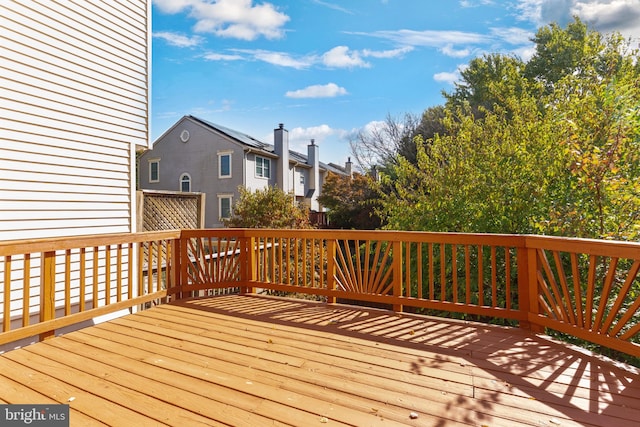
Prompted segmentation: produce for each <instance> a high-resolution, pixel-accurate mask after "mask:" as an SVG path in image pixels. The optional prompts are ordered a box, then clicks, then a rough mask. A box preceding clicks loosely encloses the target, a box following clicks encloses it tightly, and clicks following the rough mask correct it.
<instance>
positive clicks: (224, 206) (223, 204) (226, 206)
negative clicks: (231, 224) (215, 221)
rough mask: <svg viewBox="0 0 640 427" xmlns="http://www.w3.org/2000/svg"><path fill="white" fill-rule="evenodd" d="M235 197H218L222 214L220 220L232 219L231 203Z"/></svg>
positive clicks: (219, 209)
mask: <svg viewBox="0 0 640 427" xmlns="http://www.w3.org/2000/svg"><path fill="white" fill-rule="evenodd" d="M232 200H233V196H229V195H224V196H218V211H219V212H220V219H222V218H231V202H232Z"/></svg>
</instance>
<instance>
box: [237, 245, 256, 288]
mask: <svg viewBox="0 0 640 427" xmlns="http://www.w3.org/2000/svg"><path fill="white" fill-rule="evenodd" d="M241 239H242V241H241V244H240V248H241V249H240V274H241V277H242V279H241V280H242V284H243V286H241V287H240V294H241V295H245V294H253V293H255V292H256V288H255V287H253V286H248V284H249V283H253V282H255V280H256V238H255V237H241Z"/></svg>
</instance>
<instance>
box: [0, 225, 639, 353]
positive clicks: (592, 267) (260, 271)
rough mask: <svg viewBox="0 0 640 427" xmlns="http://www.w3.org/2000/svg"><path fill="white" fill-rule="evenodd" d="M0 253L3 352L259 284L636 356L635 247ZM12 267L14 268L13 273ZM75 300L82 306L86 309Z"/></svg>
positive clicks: (358, 242) (348, 244)
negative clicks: (77, 327) (45, 336)
mask: <svg viewBox="0 0 640 427" xmlns="http://www.w3.org/2000/svg"><path fill="white" fill-rule="evenodd" d="M98 247H100V248H103V249H95V248H98ZM82 248H86V249H82ZM95 251H98V252H95ZM100 251H102V252H100ZM87 252H91V253H92V254H93V253H103V252H104V253H105V255H104V256H92V257H91V261H90V262H89V261H88V259H89V257H88V256H87V255H86V253H87ZM34 253H38V254H41V255H39V258H40V260H41V261H40V266H39V269H40V270H39V271H40V275H41V277H42V278H43V279H42V280H41V284H40V286H41V288H40V289H41V292H40V296H41V304H40V306H39V316H40V317H39V321H38V323H37V324H35V325H31V324H29V320H28V318H29V316H27V315H25V313H27V314H31V313H32V311H30V310H33V307H31V308H30V307H29V303H22V306H23V308H22V310H17V309H16V307H15V305H16V304H17V301H19V300H20V299H21V298H22V300H23V301H24V300H25V299H26V300H30V299H31V298H32V297H33V295H29V294H28V291H20V290H19V288H20V287H21V286H18V284H19V282H20V280H21V279H20V277H21V276H20V274H19V273H17V272H16V271H18V270H20V268H22V269H23V270H25V271H28V270H29V269H30V268H33V266H31V267H30V266H29V263H30V262H31V263H33V256H32V255H29V254H34ZM83 253H85V257H87V258H86V259H85V260H84V261H82V259H83V258H82V257H83V255H82V254H83ZM125 253H126V254H128V255H126V256H125V255H124V254H125ZM136 253H137V254H138V255H137V258H136V256H135V254H136ZM47 254H48V255H47ZM0 256H4V278H5V282H4V294H3V298H4V305H3V307H4V311H3V331H5V332H4V333H3V334H0V343H1V342H7V341H11V340H13V339H16V338H19V337H24V336H29V334H31V335H33V334H34V333H37V334H40V333H44V332H46V333H51V331H53V329H55V328H58V327H60V326H62V325H67V324H71V323H74V322H77V321H81V320H86V319H88V318H90V317H91V316H93V315H94V314H104V313H106V312H112V311H115V310H117V309H122V308H126V307H132V306H135V305H139V304H141V303H143V302H148V301H151V300H153V301H156V302H161V301H162V300H163V299H164V298H167V299H179V298H184V297H188V296H194V295H200V294H202V292H203V291H208V290H211V289H218V288H234V289H235V288H239V289H241V291H242V292H245V293H246V292H254V291H256V289H261V290H271V291H285V292H293V293H299V294H310V295H317V296H320V297H322V298H324V299H325V300H327V301H329V302H335V301H345V300H346V301H363V302H368V303H376V304H385V305H388V306H389V307H390V308H392V309H394V310H396V311H402V310H403V309H404V307H416V308H419V309H425V310H437V311H440V312H448V313H458V316H470V317H472V318H474V319H483V320H487V319H506V320H507V321H509V322H516V323H518V324H519V325H520V327H522V328H526V329H531V330H533V331H534V332H541V331H543V330H544V328H551V329H554V330H557V331H560V332H562V333H566V334H570V335H572V336H575V337H578V338H580V339H584V340H588V341H591V342H594V343H596V344H598V345H602V346H605V347H608V348H612V349H615V350H618V351H622V352H625V353H628V354H631V355H636V356H637V355H638V354H640V344H639V343H640V278H639V277H638V272H639V270H640V244H638V243H625V242H609V241H596V240H581V239H565V238H553V237H543V236H519V235H494V234H455V233H422V232H396V231H342V230H264V229H214V230H183V231H182V232H167V233H153V234H150V233H145V234H132V235H119V236H94V237H91V238H74V239H63V240H57V241H54V240H47V241H42V242H36V243H27V242H24V243H19V244H16V243H12V244H2V245H0ZM18 259H19V260H20V261H19V264H20V266H21V267H20V266H19V267H18V268H16V266H15V263H16V262H17V260H18ZM54 259H58V261H57V262H54V261H53V260H54ZM96 259H97V260H98V261H97V262H98V264H97V265H96V264H94V263H95V262H96ZM63 260H64V261H63ZM108 260H111V261H108ZM74 263H76V264H77V265H78V267H77V269H76V270H73V269H72V270H73V272H71V273H69V271H70V269H69V268H68V267H65V268H62V269H60V268H61V266H62V265H72V264H74ZM120 264H123V265H127V269H125V268H124V267H118V266H119V265H120ZM52 266H56V267H55V268H54V267H52ZM52 268H54V270H55V274H54V271H53V270H51V269H52ZM125 270H126V271H127V273H126V274H125V273H123V272H124V271H125ZM8 271H9V272H10V273H8ZM62 271H64V272H65V273H62ZM114 271H115V273H114ZM96 272H97V273H96ZM28 276H29V275H26V276H24V277H25V279H22V280H23V286H22V288H23V289H25V290H26V289H30V288H33V286H30V285H29V278H28ZM54 276H55V280H54ZM125 276H126V278H127V279H126V280H125V279H124V278H125ZM134 276H135V277H136V280H133V278H134ZM83 277H84V279H83ZM88 277H92V278H93V279H92V280H90V281H89V280H87V278H88ZM103 277H104V278H105V280H106V282H113V283H115V284H113V285H112V286H111V287H110V289H111V291H110V293H104V292H103V293H101V292H102V291H101V290H100V289H101V288H99V286H98V290H97V291H96V286H93V283H101V282H100V280H99V279H100V278H103ZM7 283H9V284H7ZM60 283H65V285H61V284H60ZM74 283H78V286H77V290H76V291H75V292H76V293H75V294H74V291H73V289H76V288H74V285H73V284H74ZM83 283H84V284H83ZM82 289H85V291H82ZM118 289H120V291H118ZM20 292H23V294H20ZM24 292H27V293H26V294H24ZM82 292H84V293H82ZM96 292H97V296H96ZM55 293H58V294H60V295H58V297H55V296H53V295H54V294H55ZM9 294H10V295H11V296H10V298H9V300H8V301H7V298H6V295H9ZM87 295H91V298H87ZM83 296H84V297H83ZM101 296H103V298H101ZM55 301H59V305H56V304H55ZM74 301H75V303H74ZM82 301H90V303H84V304H85V305H84V306H83V305H82V304H83V303H82ZM88 307H89V308H88ZM56 310H57V311H58V313H59V315H58V314H56ZM7 313H10V314H7ZM16 313H22V322H23V324H21V325H19V326H20V327H19V328H17V329H16V330H15V331H12V330H10V329H11V325H12V322H14V323H15V319H14V317H15V315H16ZM12 316H13V317H12ZM25 317H26V318H27V320H26V321H25V320H24V319H25ZM25 322H26V323H25Z"/></svg>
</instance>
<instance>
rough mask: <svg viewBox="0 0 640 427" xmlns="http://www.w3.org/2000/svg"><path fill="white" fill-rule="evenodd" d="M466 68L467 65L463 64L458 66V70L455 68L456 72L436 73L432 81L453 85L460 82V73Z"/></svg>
mask: <svg viewBox="0 0 640 427" xmlns="http://www.w3.org/2000/svg"><path fill="white" fill-rule="evenodd" d="M466 67H467V65H466V64H463V65H459V66H458V68H456V70H455V71H453V72H442V73H436V74H434V75H433V80H435V81H437V82H440V83H448V84H454V83H455V82H457V81H458V80H460V77H461V76H460V72H461V71H462V70H464V69H465V68H466Z"/></svg>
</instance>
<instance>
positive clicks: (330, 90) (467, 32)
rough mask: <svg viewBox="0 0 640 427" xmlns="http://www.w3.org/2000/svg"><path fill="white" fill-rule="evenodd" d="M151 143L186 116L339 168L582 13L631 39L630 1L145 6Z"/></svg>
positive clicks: (634, 15)
mask: <svg viewBox="0 0 640 427" xmlns="http://www.w3.org/2000/svg"><path fill="white" fill-rule="evenodd" d="M152 7H153V21H152V22H153V45H152V49H153V51H152V52H153V68H152V112H151V113H152V116H151V124H152V125H151V137H152V140H154V141H155V139H156V138H158V137H159V136H160V135H161V134H162V133H163V132H164V131H166V130H167V129H168V128H169V127H171V126H172V125H173V124H174V123H175V122H176V121H177V120H178V119H179V118H180V117H182V116H183V115H185V114H193V115H195V116H197V117H200V118H202V119H205V120H209V121H212V122H214V123H218V124H220V125H223V126H226V127H230V128H232V129H235V130H238V131H241V132H244V133H247V134H249V135H251V136H253V137H255V138H258V139H260V140H262V141H264V142H270V143H271V142H273V141H272V140H273V129H274V128H276V127H277V126H278V124H279V123H284V125H285V128H286V129H288V130H289V139H290V144H291V148H292V149H294V150H296V151H300V152H303V153H306V146H307V145H308V144H309V141H310V139H311V138H314V139H315V141H316V144H318V145H319V146H320V157H321V160H322V161H323V162H325V163H328V162H333V163H337V164H343V163H344V162H345V161H346V160H347V157H348V156H349V155H350V150H349V138H350V136H351V135H353V134H354V133H355V132H358V131H359V130H361V129H371V128H372V127H375V126H378V125H379V123H380V122H381V121H383V120H384V119H385V117H387V115H390V116H391V117H394V118H402V116H403V115H404V114H405V113H412V114H418V115H419V114H421V113H422V112H423V111H424V110H425V109H426V108H428V107H430V106H434V105H438V104H441V103H442V102H443V98H442V91H443V90H445V91H451V90H452V89H453V84H454V82H455V81H456V79H457V78H458V76H459V70H460V69H462V68H463V67H465V65H466V64H467V63H468V62H469V61H470V60H471V59H473V58H474V57H476V56H480V55H482V54H484V53H489V52H501V53H510V54H515V55H519V56H520V57H522V58H524V59H527V58H528V57H529V56H530V55H531V53H532V43H531V42H530V38H531V37H532V36H533V35H534V33H535V31H536V29H537V28H538V27H539V26H541V25H545V24H547V23H549V22H552V21H554V22H558V23H560V24H561V25H564V24H566V23H567V22H568V21H569V20H570V19H571V17H572V16H573V15H578V16H580V17H581V18H582V19H583V20H584V21H585V22H587V23H589V24H590V25H591V26H592V28H595V29H597V30H599V31H601V32H603V33H608V32H611V31H620V32H621V33H622V34H623V35H625V36H627V37H632V38H633V40H634V44H635V43H638V42H640V0H511V1H498V0H460V1H458V0H449V1H446V0H442V1H435V0H434V1H431V0H429V1H427V0H348V1H339V0H287V1H284V0H260V1H253V0H153V6H152Z"/></svg>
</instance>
